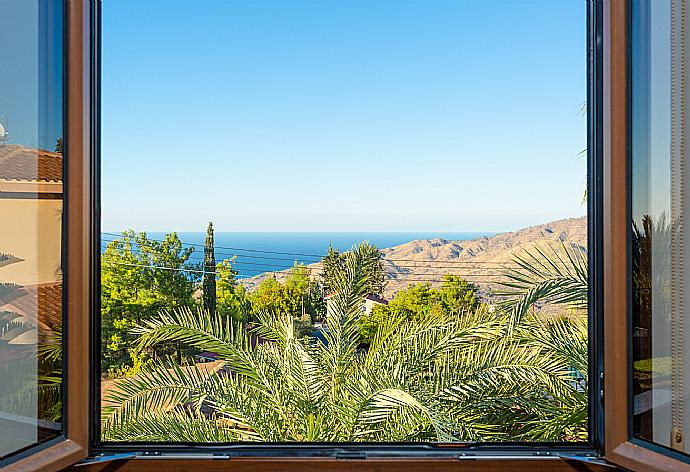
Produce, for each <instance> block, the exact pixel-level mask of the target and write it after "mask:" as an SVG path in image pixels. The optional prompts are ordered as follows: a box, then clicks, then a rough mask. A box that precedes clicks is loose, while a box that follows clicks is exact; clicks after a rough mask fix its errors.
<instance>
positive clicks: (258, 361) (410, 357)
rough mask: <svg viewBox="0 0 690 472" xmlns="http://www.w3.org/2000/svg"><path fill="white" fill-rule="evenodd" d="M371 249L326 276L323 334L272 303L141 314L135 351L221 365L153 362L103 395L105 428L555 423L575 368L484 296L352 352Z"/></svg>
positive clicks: (434, 435)
mask: <svg viewBox="0 0 690 472" xmlns="http://www.w3.org/2000/svg"><path fill="white" fill-rule="evenodd" d="M367 254H368V252H367V251H363V250H362V248H361V247H355V248H353V249H352V250H351V251H349V252H347V253H346V254H345V262H344V264H343V265H342V267H341V268H340V269H339V270H337V271H335V273H334V274H333V276H332V277H331V279H332V280H331V284H332V286H333V289H334V290H335V296H334V297H333V299H332V300H333V301H332V302H331V303H333V307H334V309H333V310H330V311H329V313H328V316H327V320H326V324H327V326H328V329H327V330H325V331H324V337H325V341H324V342H321V341H314V340H313V339H310V338H298V337H297V336H296V334H295V327H294V323H293V320H292V318H291V317H290V316H289V315H285V314H280V313H271V312H265V313H262V314H261V315H260V316H259V326H258V328H256V329H254V330H247V329H245V327H243V325H241V324H238V323H236V322H235V321H233V318H232V317H226V318H221V317H219V316H218V315H215V314H210V313H208V312H204V311H196V312H194V311H191V310H177V311H174V312H164V313H161V314H160V316H158V318H156V319H154V320H150V321H147V322H145V323H144V324H142V325H140V326H139V327H138V328H137V329H136V333H137V334H138V335H139V341H138V348H139V349H145V348H148V347H151V346H154V345H156V344H158V343H162V342H169V341H178V342H180V343H184V344H187V345H191V346H194V347H196V348H199V349H203V350H208V351H213V352H216V353H218V354H219V356H220V358H221V359H222V360H223V362H222V363H221V365H220V366H218V367H217V368H214V369H208V368H204V366H203V365H193V364H191V363H190V364H186V365H180V364H177V363H175V362H173V361H170V360H169V361H166V362H164V361H158V362H155V363H153V364H151V365H150V366H148V367H146V368H145V369H144V371H143V372H142V373H141V374H140V375H138V376H136V377H132V378H126V379H123V380H121V381H119V382H118V383H117V385H116V386H115V388H113V390H111V391H110V392H109V393H108V394H107V396H106V398H105V404H104V408H103V421H102V425H103V438H104V439H105V440H112V441H124V440H127V441H156V440H165V441H179V442H217V441H218V442H227V441H271V442H283V441H314V442H343V441H347V442H351V441H370V442H378V441H440V442H458V441H485V440H501V439H513V440H519V439H523V438H529V437H532V436H535V437H543V438H545V439H550V438H551V437H553V436H554V435H555V434H557V433H555V432H554V429H553V428H551V429H549V430H548V431H543V432H541V433H539V434H534V433H531V431H533V430H535V429H536V428H538V426H535V425H537V424H538V422H539V421H540V420H543V419H544V418H547V419H548V418H550V416H549V415H551V416H557V415H561V414H562V412H563V409H562V408H560V405H562V404H563V403H564V402H565V401H567V400H568V399H570V398H571V393H570V391H571V390H573V386H572V383H571V382H570V380H571V377H570V374H569V372H568V371H567V370H566V369H563V368H562V366H563V362H562V361H561V359H560V357H559V356H558V355H557V354H555V353H551V352H549V351H548V349H546V348H545V347H544V346H543V345H537V344H535V343H534V342H530V341H529V340H528V339H527V338H526V337H525V333H524V332H523V331H521V330H516V329H515V327H514V326H513V325H512V324H511V323H510V318H508V317H503V316H496V313H492V312H490V310H488V309H487V308H486V307H483V308H479V309H477V310H475V311H472V312H465V313H462V314H443V313H440V314H439V313H434V314H430V315H429V316H427V317H424V318H423V319H421V320H419V321H416V322H414V323H412V322H407V321H403V320H389V321H387V322H386V323H384V325H383V326H382V327H381V328H380V329H379V330H378V331H377V333H376V335H375V336H374V339H373V340H372V342H371V344H370V346H369V348H368V350H366V351H362V350H360V349H359V347H358V332H357V329H358V328H357V317H358V316H359V302H360V298H361V296H362V295H364V294H365V293H366V291H367V290H368V288H367V287H368V285H369V283H370V281H369V280H368V279H367V277H368V275H367V274H371V273H372V270H371V267H370V265H371V264H375V263H376V261H375V260H373V259H372V258H371V257H369V256H368V255H367ZM556 334H557V333H555V332H554V335H556ZM540 341H541V342H544V339H541V340H540ZM585 412H586V410H585ZM553 422H555V423H557V421H556V420H554V421H553ZM566 433H567V432H566ZM560 439H563V438H560Z"/></svg>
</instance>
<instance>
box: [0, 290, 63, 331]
mask: <svg viewBox="0 0 690 472" xmlns="http://www.w3.org/2000/svg"><path fill="white" fill-rule="evenodd" d="M18 295H19V296H17V297H16V298H12V299H11V300H0V311H10V312H14V313H16V314H18V315H20V316H22V317H24V318H25V319H26V320H27V321H29V322H30V323H31V324H32V325H34V326H39V327H41V328H42V329H51V328H56V327H59V326H60V325H61V324H62V283H61V282H52V283H45V284H37V285H30V286H26V287H23V288H22V289H21V291H20V292H19V294H18Z"/></svg>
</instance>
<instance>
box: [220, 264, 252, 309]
mask: <svg viewBox="0 0 690 472" xmlns="http://www.w3.org/2000/svg"><path fill="white" fill-rule="evenodd" d="M234 261H235V258H233V259H230V260H228V259H225V260H223V261H222V262H220V263H218V264H217V265H216V303H217V304H216V311H217V312H218V313H219V314H220V315H221V316H222V317H224V318H227V317H228V316H229V317H232V318H235V319H236V320H238V321H242V322H247V321H249V320H250V315H251V310H252V305H251V301H250V300H249V295H248V294H247V291H246V289H245V288H244V286H243V285H241V284H239V283H237V278H236V277H237V271H236V270H235V269H234V268H233V266H232V264H233V263H234Z"/></svg>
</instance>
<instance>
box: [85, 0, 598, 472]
mask: <svg viewBox="0 0 690 472" xmlns="http://www.w3.org/2000/svg"><path fill="white" fill-rule="evenodd" d="M597 4H598V0H590V1H589V2H588V7H589V8H590V12H589V13H590V18H592V17H594V16H595V15H594V12H595V10H596V11H599V10H598V8H599V7H598V6H597ZM596 16H597V17H598V14H597V15H596ZM588 28H589V29H590V33H589V34H592V32H591V25H588ZM594 42H595V41H594V40H592V39H590V47H592V48H594V46H593V44H594ZM593 53H594V51H590V55H591V56H594V54H593ZM588 69H589V70H588V76H589V78H588V80H589V81H590V82H591V83H590V84H589V87H588V88H589V90H590V93H592V92H593V91H594V88H595V83H598V82H597V80H596V79H594V78H593V77H594V74H595V73H597V74H598V67H597V69H596V71H594V68H593V65H592V63H591V62H590V64H589V66H588ZM597 106H598V105H597ZM592 116H594V114H593V113H590V117H592ZM593 124H595V123H593V121H592V119H591V118H590V130H592V129H594V128H595V126H594V127H593V126H592V125H593ZM590 144H591V143H590ZM597 147H598V145H597ZM94 156H96V155H95V154H94ZM590 161H592V159H590ZM93 165H94V167H95V168H98V162H97V160H96V162H94V164H93ZM595 167H596V166H594V165H592V163H591V162H590V169H589V171H590V172H592V173H593V174H596V175H597V176H599V172H600V169H598V170H596V171H595ZM95 178H98V177H95ZM589 191H590V196H591V197H590V202H592V203H591V206H590V207H589V210H590V214H591V215H592V216H594V214H596V215H599V214H600V211H599V208H600V201H599V200H595V198H594V195H595V194H596V195H599V193H600V192H598V188H595V184H594V179H591V180H590V187H589ZM596 198H599V197H598V196H597V197H596ZM595 208H596V212H595V211H593V209H595ZM591 220H592V221H594V218H591ZM95 224H96V225H98V222H97V221H96V222H95ZM599 227H600V222H599V223H596V222H594V223H590V231H591V232H592V234H594V233H593V231H592V230H593V229H594V228H599ZM590 241H593V239H590ZM94 244H95V243H94ZM596 246H597V247H600V246H599V244H598V243H597V244H596ZM596 277H597V278H599V275H598V274H597V275H596ZM592 329H595V328H592ZM599 332H600V331H599V330H598V328H597V333H599ZM95 335H97V333H94V336H95ZM597 337H600V336H599V335H598V334H597ZM598 353H599V349H598V348H597V347H595V346H594V344H593V345H592V348H591V351H590V357H591V358H592V359H593V360H594V358H595V354H598ZM94 355H99V353H98V352H97V349H94ZM94 362H95V361H94ZM598 369H599V365H597V363H596V362H593V363H592V366H591V370H590V378H591V379H592V389H593V390H594V391H598V390H599V370H598ZM595 397H596V395H594V394H592V395H591V398H592V400H593V399H594V398H595ZM96 401H98V398H97V395H95V392H92V402H96ZM92 411H96V409H94V410H92ZM590 411H596V412H598V411H601V410H600V409H596V410H594V409H591V410H590ZM94 421H97V418H96V419H95V420H94ZM597 423H598V420H597V419H595V418H592V419H591V420H590V428H591V431H592V432H593V434H591V440H590V448H589V449H587V447H586V446H585V447H582V446H575V447H572V448H568V446H566V447H558V446H556V447H554V445H553V444H529V445H526V447H525V448H523V449H522V450H521V449H520V447H517V448H513V449H511V448H510V445H491V444H487V445H486V446H480V447H472V448H471V449H472V450H471V451H469V450H468V451H467V452H466V453H463V450H462V447H460V446H458V447H457V448H454V452H453V453H451V452H450V451H448V450H446V451H442V450H439V451H438V453H436V454H435V453H434V452H430V453H429V452H427V453H426V455H425V456H423V457H422V456H420V455H419V451H417V454H415V451H413V450H412V449H413V448H410V455H409V456H405V455H404V453H400V454H401V455H399V456H394V457H380V456H374V457H369V458H352V456H350V457H348V456H347V454H344V455H343V456H344V457H345V458H339V457H337V456H336V457H333V456H330V457H328V456H326V457H318V455H319V452H318V451H312V452H313V455H311V456H307V455H306V454H295V455H294V456H287V455H283V456H281V455H280V452H278V453H277V454H273V456H271V455H270V453H271V452H274V453H275V451H270V450H269V448H270V445H267V447H265V448H264V449H266V452H263V453H262V452H258V453H256V455H252V452H245V453H244V454H243V455H242V456H240V457H232V458H231V459H217V460H213V459H212V458H211V457H206V458H205V457H200V456H203V455H204V454H200V452H199V451H198V450H197V451H193V452H190V450H185V449H184V448H180V447H174V446H172V447H171V445H160V446H157V447H156V450H157V451H161V452H167V453H168V454H169V456H168V457H164V458H162V457H159V458H152V457H150V456H149V457H141V456H138V457H136V458H123V459H121V460H118V459H117V457H118V454H117V453H118V452H119V453H125V454H124V455H126V453H127V452H128V451H133V450H139V448H140V447H141V445H135V444H133V445H126V444H121V445H117V446H115V447H112V446H111V447H105V448H104V447H101V446H100V444H99V442H98V440H97V438H95V437H92V442H91V444H92V451H91V452H92V453H101V452H107V453H109V454H113V456H112V459H114V460H108V461H107V462H94V463H90V464H85V465H82V466H80V467H79V470H80V471H85V472H91V471H102V470H113V469H117V470H120V469H122V470H123V471H129V470H133V471H139V470H142V471H143V470H152V469H160V470H161V471H163V472H167V471H180V472H182V471H187V470H196V469H199V470H219V471H220V470H235V469H236V470H242V471H262V472H270V471H276V472H277V471H284V470H296V471H301V470H311V471H321V470H323V471H326V470H328V471H351V470H355V469H358V470H376V471H381V472H384V471H386V472H387V471H390V472H393V471H395V472H397V471H399V470H400V469H403V470H410V471H420V472H421V471H431V470H433V471H469V470H472V471H485V470H486V471H498V470H505V469H506V468H507V467H509V468H511V469H514V470H515V471H516V472H523V471H525V472H526V471H536V472H539V471H603V470H611V469H610V468H609V467H606V466H604V465H602V464H597V463H590V462H584V461H581V460H577V459H572V460H571V459H563V458H560V457H558V455H557V453H556V452H557V451H558V452H563V451H570V452H571V453H572V454H573V455H575V454H578V453H579V454H582V453H585V452H590V453H592V452H596V449H595V448H597V447H599V446H600V445H601V440H602V438H601V437H600V433H601V428H600V427H599V426H598V424H597ZM97 429H98V428H97V426H96V425H95V423H92V432H93V433H95V432H96V431H97ZM152 446H153V445H152ZM506 446H507V447H506ZM298 447H299V446H298V445H296V446H295V447H294V448H293V449H296V448H298ZM222 448H223V446H222V445H220V446H219V447H218V448H215V449H213V450H209V452H221V451H222ZM145 449H146V450H150V449H151V447H147V448H145ZM256 449H260V448H256ZM312 449H313V448H312ZM321 449H338V447H337V445H336V446H333V445H329V447H323V448H321ZM361 449H366V448H365V447H362V448H361ZM468 449H469V448H468ZM525 449H531V451H526V450H525ZM511 451H513V452H512V453H511ZM323 452H324V451H321V453H322V454H323ZM291 454H294V450H293V451H292V452H291ZM195 455H196V457H195ZM362 455H364V454H362Z"/></svg>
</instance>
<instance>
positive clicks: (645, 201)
mask: <svg viewBox="0 0 690 472" xmlns="http://www.w3.org/2000/svg"><path fill="white" fill-rule="evenodd" d="M688 8H690V5H688V2H686V1H676V0H669V1H657V2H644V1H639V2H635V1H633V2H606V7H605V16H604V31H605V32H606V34H605V37H604V43H605V45H606V46H605V48H604V50H605V56H604V57H605V72H604V89H603V92H604V101H605V104H604V121H603V125H604V133H605V136H607V138H606V142H605V144H604V146H605V153H604V156H605V158H604V166H605V172H606V173H607V176H606V178H605V179H606V182H607V188H606V191H605V195H606V196H605V212H604V213H605V223H604V228H605V229H604V232H603V233H604V237H605V245H604V254H605V256H604V257H605V262H604V267H605V276H604V280H605V285H604V289H605V294H606V302H605V309H604V316H605V323H606V330H605V333H606V337H605V341H604V342H605V371H604V373H605V377H606V380H605V387H606V388H605V390H604V392H603V394H604V397H605V403H606V457H607V459H609V460H610V461H612V462H615V463H617V464H619V465H621V466H624V467H626V468H629V469H631V470H639V471H652V470H654V471H656V470H676V471H682V470H690V462H689V458H690V456H689V455H688V452H689V451H690V450H689V449H688V447H687V440H686V438H687V435H688V433H689V432H690V430H689V429H688V423H687V416H686V415H685V411H684V405H685V400H686V399H687V396H688V392H689V391H690V390H689V389H688V386H687V383H686V382H685V381H684V374H685V370H686V369H687V363H684V361H685V359H686V358H687V355H688V354H687V353H688V351H687V343H686V339H685V338H686V337H687V331H686V330H685V329H684V327H685V323H684V321H685V319H686V317H687V316H686V313H687V307H686V299H687V295H688V291H687V290H688V286H687V282H686V276H687V273H688V266H687V256H686V251H687V242H686V232H687V214H686V210H685V208H686V202H687V198H688V197H687V194H686V188H685V187H686V186H687V182H688V173H687V170H686V161H687V158H688V149H687V145H686V140H687V133H688V121H687V120H688V115H687V109H686V105H685V103H686V96H687V92H688V90H687V83H688V82H687V78H688V75H687V74H688V71H687V61H688V49H687V48H688V31H690V29H689V28H690V25H688V23H687V12H688ZM624 241H627V244H624Z"/></svg>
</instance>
